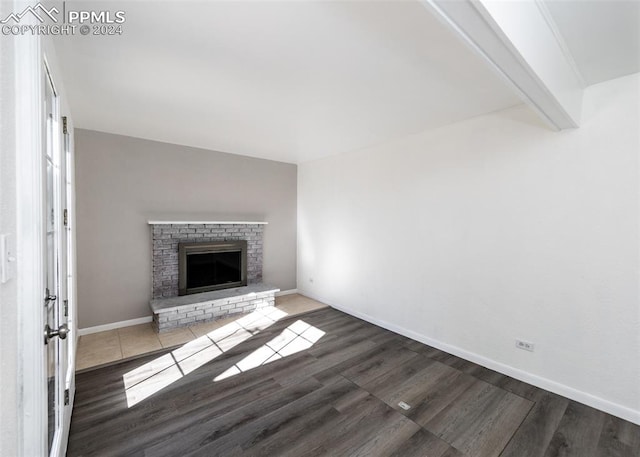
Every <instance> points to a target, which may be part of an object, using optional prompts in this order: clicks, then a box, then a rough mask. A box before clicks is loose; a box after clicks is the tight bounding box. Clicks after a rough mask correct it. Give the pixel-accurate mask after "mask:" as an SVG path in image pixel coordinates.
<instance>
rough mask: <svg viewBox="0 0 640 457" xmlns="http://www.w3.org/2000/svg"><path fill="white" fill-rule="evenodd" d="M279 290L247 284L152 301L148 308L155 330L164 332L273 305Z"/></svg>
mask: <svg viewBox="0 0 640 457" xmlns="http://www.w3.org/2000/svg"><path fill="white" fill-rule="evenodd" d="M279 291H280V289H278V288H277V287H273V286H270V285H268V284H262V283H260V284H250V285H248V286H245V287H234V288H233V289H223V290H216V291H213V292H204V293H201V294H191V295H182V296H180V297H170V298H155V299H153V300H151V301H150V302H149V305H150V306H151V310H152V311H153V324H154V327H155V329H156V330H157V331H158V332H164V331H167V330H171V329H174V328H177V327H186V326H189V325H194V324H199V323H201V322H208V321H213V320H216V319H220V318H223V317H227V316H229V315H231V314H240V313H250V312H252V311H255V310H256V309H259V308H264V307H266V306H274V305H275V294H276V292H279Z"/></svg>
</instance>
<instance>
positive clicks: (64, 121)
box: [62, 116, 69, 135]
mask: <svg viewBox="0 0 640 457" xmlns="http://www.w3.org/2000/svg"><path fill="white" fill-rule="evenodd" d="M62 133H63V134H64V135H68V134H69V129H68V127H67V116H62Z"/></svg>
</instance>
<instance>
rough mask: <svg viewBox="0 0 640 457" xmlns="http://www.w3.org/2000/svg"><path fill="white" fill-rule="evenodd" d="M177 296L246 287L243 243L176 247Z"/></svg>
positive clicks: (227, 242) (244, 246)
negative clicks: (177, 270)
mask: <svg viewBox="0 0 640 457" xmlns="http://www.w3.org/2000/svg"><path fill="white" fill-rule="evenodd" d="M178 268H179V278H178V282H179V284H178V286H179V292H178V293H179V294H180V295H186V294H195V293H199V292H207V291H211V290H218V289H227V288H230V287H238V286H245V285H247V242H246V241H242V240H241V241H218V242H212V243H180V244H179V245H178Z"/></svg>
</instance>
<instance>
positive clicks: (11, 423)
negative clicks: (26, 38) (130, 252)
mask: <svg viewBox="0 0 640 457" xmlns="http://www.w3.org/2000/svg"><path fill="white" fill-rule="evenodd" d="M12 6H13V5H12V4H11V3H6V2H1V3H0V17H5V15H6V14H9V12H8V11H9V10H11V8H12ZM14 39H15V38H10V37H4V36H3V37H2V39H0V233H3V234H10V235H11V236H12V237H13V239H14V241H15V237H16V235H17V233H16V134H15V109H16V101H15V86H16V84H15V73H14V71H15V61H16V56H15V51H14ZM17 300H18V288H17V281H16V280H15V279H13V280H11V281H9V282H7V283H5V284H0V307H1V308H2V319H0V335H1V336H2V350H0V410H1V411H2V414H0V455H17V454H18V438H19V436H18V422H19V418H18V410H17V406H18V401H17V394H18V386H17V381H18V376H17V370H18V334H17V329H18V306H17Z"/></svg>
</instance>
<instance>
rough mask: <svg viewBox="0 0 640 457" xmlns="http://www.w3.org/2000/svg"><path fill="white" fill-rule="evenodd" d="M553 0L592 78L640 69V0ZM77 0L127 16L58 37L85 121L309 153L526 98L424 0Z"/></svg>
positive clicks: (217, 146)
mask: <svg viewBox="0 0 640 457" xmlns="http://www.w3.org/2000/svg"><path fill="white" fill-rule="evenodd" d="M531 1H533V0H531ZM546 3H547V5H548V9H549V11H550V14H551V16H552V18H553V21H554V22H555V23H556V24H557V26H558V29H559V31H560V34H561V35H562V36H563V37H564V40H565V42H566V44H567V47H568V48H569V50H570V53H571V54H572V55H573V57H574V60H575V62H576V66H577V67H578V69H579V72H580V73H581V74H582V76H583V78H584V79H585V80H586V82H587V83H588V84H593V83H597V82H600V81H603V80H607V79H611V78H615V77H618V76H623V75H626V74H629V73H634V72H638V71H640V37H639V29H640V2H638V1H615V0H611V1H609V0H599V1H598V0H578V1H571V0H569V1H565V0H552V1H547V2H546ZM67 5H70V6H68V8H72V7H73V8H75V9H86V10H94V11H95V10H100V9H104V10H111V11H115V10H118V9H121V10H124V11H125V12H126V18H127V20H126V23H125V24H124V26H123V30H124V33H123V35H122V36H109V37H95V36H81V35H77V36H74V37H60V38H58V39H57V42H56V47H57V52H58V57H59V58H60V61H61V62H60V63H61V64H62V65H61V66H62V68H63V70H62V71H63V77H64V81H65V86H66V89H67V91H68V95H69V101H70V105H71V109H72V115H73V118H74V122H75V125H76V126H77V127H81V128H87V129H93V130H100V131H104V132H111V133H118V134H123V135H130V136H135V137H140V138H148V139H153V140H158V141H164V142H169V143H176V144H183V145H188V146H195V147H201V148H206V149H212V150H218V151H224V152H231V153H236V154H243V155H247V156H254V157H261V158H267V159H272V160H279V161H284V162H292V163H301V162H306V161H310V160H314V159H318V158H321V157H324V156H327V155H333V154H337V153H341V152H346V151H350V150H354V149H358V148H362V147H366V146H370V145H373V144H377V143H380V142H384V141H387V140H390V139H392V138H397V137H401V136H404V135H407V134H410V133H415V132H419V131H423V130H426V129H430V128H434V127H438V126H441V125H445V124H449V123H452V122H456V121H459V120H462V119H466V118H470V117H473V116H477V115H481V114H485V113H488V112H491V111H496V110H500V109H504V108H507V107H509V106H513V105H516V104H519V103H520V99H519V98H518V97H517V96H516V95H515V94H514V93H513V92H512V91H511V89H510V87H509V86H507V85H506V84H504V83H503V81H502V80H501V79H500V78H499V77H498V76H497V75H496V74H495V73H494V72H493V70H491V69H490V68H489V66H488V65H487V64H486V62H485V61H484V60H482V59H481V58H480V57H478V56H477V55H476V54H475V53H474V52H473V51H471V50H470V49H469V47H467V45H465V44H463V43H462V41H461V40H460V39H459V38H458V37H457V36H455V34H454V33H452V31H451V30H450V29H449V28H447V27H445V26H444V25H443V24H442V23H440V22H439V21H438V20H437V19H435V17H433V16H432V15H431V13H430V12H429V11H427V9H426V8H424V7H423V6H422V5H421V4H420V3H419V1H418V0H405V1H402V0H400V1H367V0H365V1H304V0H303V1H271V0H267V1H235V2H230V1H215V2H214V1H212V2H202V1H200V2H186V1H180V2H178V1H166V2H134V1H130V2H100V3H98V2H89V3H84V4H83V3H79V2H69V1H68V2H67ZM82 5H84V6H82Z"/></svg>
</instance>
